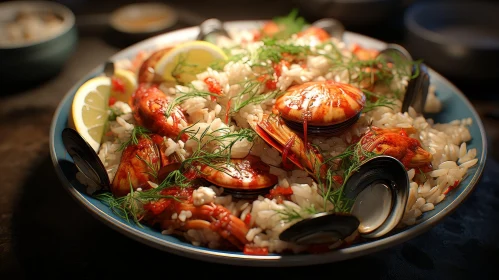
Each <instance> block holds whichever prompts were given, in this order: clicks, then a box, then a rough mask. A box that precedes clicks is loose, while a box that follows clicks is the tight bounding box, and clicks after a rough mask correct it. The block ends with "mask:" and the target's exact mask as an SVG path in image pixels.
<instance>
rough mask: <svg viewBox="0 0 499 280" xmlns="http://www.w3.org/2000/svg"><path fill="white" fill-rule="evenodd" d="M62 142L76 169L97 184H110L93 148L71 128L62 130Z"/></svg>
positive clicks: (106, 185)
mask: <svg viewBox="0 0 499 280" xmlns="http://www.w3.org/2000/svg"><path fill="white" fill-rule="evenodd" d="M62 143H63V144H64V147H65V148H66V150H67V152H68V153H69V155H70V156H71V157H72V158H73V161H74V163H75V165H76V167H77V168H78V170H79V171H80V172H81V173H82V174H83V175H85V176H86V177H87V178H88V179H90V180H91V181H92V182H94V183H95V184H96V185H97V186H100V187H101V188H103V189H108V188H109V185H110V181H109V176H108V174H107V171H106V168H105V167H104V165H103V164H102V162H101V160H100V158H99V156H98V155H97V153H96V152H95V150H94V149H93V148H92V147H91V146H90V145H89V144H88V143H87V142H86V141H85V139H83V137H81V135H80V134H79V133H78V132H76V131H75V130H74V129H72V128H64V129H63V131H62Z"/></svg>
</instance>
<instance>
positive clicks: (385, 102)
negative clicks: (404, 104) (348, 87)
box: [362, 89, 396, 113]
mask: <svg viewBox="0 0 499 280" xmlns="http://www.w3.org/2000/svg"><path fill="white" fill-rule="evenodd" d="M362 91H363V92H364V94H365V96H366V104H365V106H364V108H363V109H362V112H364V113H367V112H369V111H372V110H374V109H376V108H378V107H387V108H390V109H393V107H394V106H395V105H396V104H395V100H394V99H393V98H390V97H388V96H386V95H381V94H376V93H374V92H371V91H369V90H367V89H363V90H362ZM373 100H374V101H373Z"/></svg>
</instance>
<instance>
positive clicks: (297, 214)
mask: <svg viewBox="0 0 499 280" xmlns="http://www.w3.org/2000/svg"><path fill="white" fill-rule="evenodd" d="M300 210H301V211H298V210H296V209H295V208H291V207H286V208H285V209H283V210H275V212H277V213H278V214H279V215H281V220H282V221H284V222H285V223H289V222H292V221H294V220H298V219H304V218H305V217H306V216H310V215H313V214H317V213H318V211H317V209H315V206H314V205H313V204H311V205H310V206H309V207H303V208H301V209H300ZM307 214H308V215H307Z"/></svg>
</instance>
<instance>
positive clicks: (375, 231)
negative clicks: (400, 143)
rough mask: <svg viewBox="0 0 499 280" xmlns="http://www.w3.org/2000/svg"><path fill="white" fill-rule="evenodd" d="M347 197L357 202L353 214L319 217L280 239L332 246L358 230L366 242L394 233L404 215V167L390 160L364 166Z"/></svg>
mask: <svg viewBox="0 0 499 280" xmlns="http://www.w3.org/2000/svg"><path fill="white" fill-rule="evenodd" d="M344 193H345V197H346V198H348V199H350V200H352V201H354V204H353V207H352V211H351V213H350V214H343V215H341V214H338V213H319V214H316V215H313V216H311V217H309V218H307V219H304V220H302V221H300V222H298V223H296V224H294V225H292V226H290V227H289V228H288V229H286V230H285V231H283V232H282V233H281V235H280V236H279V238H280V239H281V240H284V241H289V242H295V243H297V244H302V245H311V244H329V243H332V242H334V241H338V240H342V239H345V238H346V237H348V236H350V235H351V234H352V233H353V232H354V231H355V230H358V232H359V233H360V235H361V236H362V237H364V238H377V237H380V236H383V235H385V234H387V233H388V232H390V231H391V230H392V229H394V228H395V226H397V224H398V223H399V222H400V220H401V219H402V216H403V215H404V211H405V207H406V204H407V199H408V196H409V178H408V177H407V171H406V170H405V167H404V165H403V164H402V163H401V162H400V161H399V160H397V159H395V158H393V157H390V156H385V155H381V156H376V157H374V158H372V159H369V160H367V161H366V162H364V163H363V164H362V165H361V166H360V167H359V169H358V170H357V171H356V172H355V173H354V174H352V175H351V176H350V178H348V180H347V182H345V189H344Z"/></svg>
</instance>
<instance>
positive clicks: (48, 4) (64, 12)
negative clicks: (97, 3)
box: [0, 1, 75, 50]
mask: <svg viewBox="0 0 499 280" xmlns="http://www.w3.org/2000/svg"><path fill="white" fill-rule="evenodd" d="M24 5H35V6H36V9H38V8H39V7H41V8H48V9H50V10H51V11H53V12H55V13H56V14H58V15H60V16H62V18H63V22H62V24H63V25H64V28H63V29H62V30H61V31H60V32H59V33H57V34H53V35H52V36H49V37H47V38H44V39H42V40H39V41H34V42H31V43H29V44H26V43H18V44H11V45H4V46H2V45H0V50H9V49H20V48H27V47H33V46H37V45H40V44H43V43H46V42H48V41H50V40H52V39H55V38H57V37H60V36H62V35H64V34H66V33H68V32H69V31H70V30H71V29H72V28H73V27H74V26H75V15H74V13H73V12H72V11H71V10H70V9H69V8H68V7H66V6H64V5H62V4H60V3H57V2H52V1H7V2H3V3H0V9H1V8H2V6H4V7H6V6H15V7H17V6H24Z"/></svg>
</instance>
